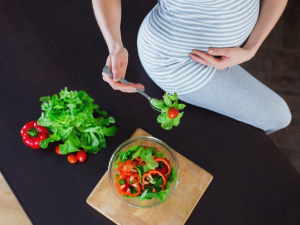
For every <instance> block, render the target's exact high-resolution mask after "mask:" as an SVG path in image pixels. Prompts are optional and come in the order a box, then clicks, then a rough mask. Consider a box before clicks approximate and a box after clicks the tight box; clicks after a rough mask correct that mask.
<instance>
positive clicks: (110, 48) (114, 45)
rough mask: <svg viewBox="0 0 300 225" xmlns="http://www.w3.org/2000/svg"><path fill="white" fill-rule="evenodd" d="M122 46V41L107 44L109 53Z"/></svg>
mask: <svg viewBox="0 0 300 225" xmlns="http://www.w3.org/2000/svg"><path fill="white" fill-rule="evenodd" d="M123 47H124V46H123V44H122V43H118V42H114V43H113V44H110V45H108V50H109V53H110V54H111V53H112V52H116V51H118V50H120V49H121V48H123Z"/></svg>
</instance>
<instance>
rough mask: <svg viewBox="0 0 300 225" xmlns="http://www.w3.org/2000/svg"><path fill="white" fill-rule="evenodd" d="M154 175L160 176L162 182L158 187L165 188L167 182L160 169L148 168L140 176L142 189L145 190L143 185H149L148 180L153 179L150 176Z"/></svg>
mask: <svg viewBox="0 0 300 225" xmlns="http://www.w3.org/2000/svg"><path fill="white" fill-rule="evenodd" d="M154 175H159V176H161V177H162V179H163V182H162V184H161V185H160V187H161V188H162V189H163V190H165V186H166V182H167V179H166V177H165V176H164V175H163V174H162V173H161V172H160V171H157V170H150V171H148V172H147V173H144V175H143V177H142V189H143V191H145V185H149V184H150V182H149V180H154V179H153V177H152V176H154Z"/></svg>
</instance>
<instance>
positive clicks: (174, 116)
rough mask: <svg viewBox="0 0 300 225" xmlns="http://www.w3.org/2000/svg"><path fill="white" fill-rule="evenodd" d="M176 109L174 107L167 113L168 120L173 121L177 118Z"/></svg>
mask: <svg viewBox="0 0 300 225" xmlns="http://www.w3.org/2000/svg"><path fill="white" fill-rule="evenodd" d="M178 113H179V112H178V109H176V108H174V107H171V108H170V109H169V111H168V117H169V118H170V119H174V118H176V117H177V116H178Z"/></svg>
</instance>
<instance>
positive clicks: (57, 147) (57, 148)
mask: <svg viewBox="0 0 300 225" xmlns="http://www.w3.org/2000/svg"><path fill="white" fill-rule="evenodd" d="M55 151H56V153H57V154H59V155H63V154H61V153H60V152H59V145H57V146H56V148H55Z"/></svg>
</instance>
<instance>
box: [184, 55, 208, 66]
mask: <svg viewBox="0 0 300 225" xmlns="http://www.w3.org/2000/svg"><path fill="white" fill-rule="evenodd" d="M189 56H190V57H191V59H192V61H195V62H198V63H201V64H203V65H206V66H210V65H209V64H208V63H207V62H206V61H205V60H204V59H203V58H201V57H200V56H197V55H194V54H189Z"/></svg>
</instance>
